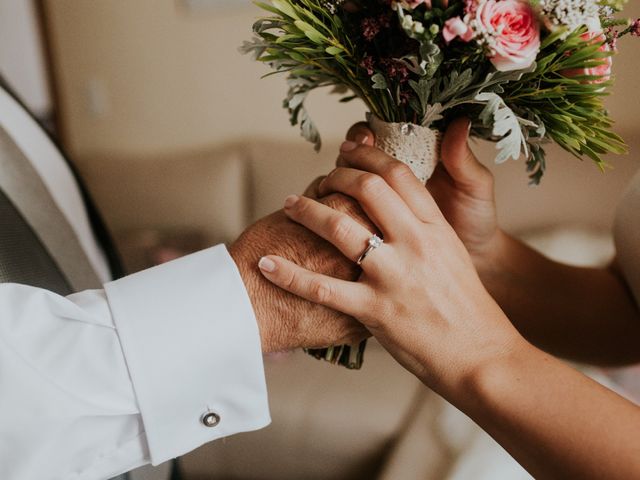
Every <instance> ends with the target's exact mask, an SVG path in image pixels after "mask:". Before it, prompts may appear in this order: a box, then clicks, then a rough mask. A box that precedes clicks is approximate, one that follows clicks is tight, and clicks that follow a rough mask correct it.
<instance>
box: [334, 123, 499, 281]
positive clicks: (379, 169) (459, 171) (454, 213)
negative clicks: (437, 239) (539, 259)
mask: <svg viewBox="0 0 640 480" xmlns="http://www.w3.org/2000/svg"><path fill="white" fill-rule="evenodd" d="M469 127H470V124H469V121H468V120H467V119H465V118H460V119H458V120H456V121H454V122H453V123H452V124H451V125H450V126H449V129H448V130H447V132H446V134H445V136H444V139H443V142H442V151H441V157H442V161H441V162H440V163H439V164H438V166H437V168H436V170H435V172H434V174H433V176H432V178H431V179H430V180H429V182H428V183H427V188H428V190H429V192H430V193H431V195H432V197H433V198H434V199H435V201H436V203H437V204H438V207H439V208H440V210H441V211H442V213H443V215H444V217H445V218H446V220H447V222H449V224H450V225H451V226H452V227H453V229H454V230H455V231H456V233H457V234H458V237H460V239H461V240H462V242H463V243H464V245H465V247H467V250H468V251H469V253H470V254H471V257H472V259H473V261H474V264H475V265H476V267H477V268H478V269H479V271H480V274H481V276H482V274H483V273H484V272H483V270H485V267H486V269H489V268H491V264H494V263H495V261H496V257H498V256H499V254H500V247H501V245H502V243H501V240H502V237H503V233H502V232H501V230H500V229H499V227H498V222H497V215H496V204H495V192H494V179H493V175H492V174H491V172H490V171H489V169H487V167H485V166H484V165H482V164H481V163H480V162H479V161H478V159H477V158H476V157H475V155H474V153H473V152H472V151H471V149H470V148H469V142H468V140H469ZM347 139H348V140H350V141H354V142H356V143H366V144H368V145H374V143H375V136H374V134H373V132H372V131H371V130H370V129H369V128H368V126H367V124H366V123H359V124H356V125H354V126H353V127H352V128H351V130H349V133H348V134H347ZM360 158H361V157H359V156H344V155H343V156H341V157H340V158H339V159H338V166H343V167H350V168H357V169H360V170H368V168H367V167H369V168H372V170H371V172H372V173H375V174H377V175H380V176H382V177H383V178H384V179H385V180H386V181H387V183H388V184H389V185H390V186H391V187H392V188H393V189H394V190H396V191H398V192H401V191H402V190H403V189H405V188H407V187H406V182H405V181H404V180H405V179H404V178H397V177H394V176H393V175H391V173H392V172H391V170H389V167H388V166H387V162H382V163H379V164H371V163H368V164H367V165H363V164H362V163H361V162H360Z"/></svg>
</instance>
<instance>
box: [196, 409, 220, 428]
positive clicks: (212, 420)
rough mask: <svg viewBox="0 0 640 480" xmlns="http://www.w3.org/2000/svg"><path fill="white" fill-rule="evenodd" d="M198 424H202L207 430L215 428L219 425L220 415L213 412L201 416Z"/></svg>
mask: <svg viewBox="0 0 640 480" xmlns="http://www.w3.org/2000/svg"><path fill="white" fill-rule="evenodd" d="M200 422H202V424H203V425H204V426H205V427H207V428H213V427H217V426H218V424H219V423H220V415H218V414H217V413H213V412H207V413H205V414H204V415H202V417H201V418H200Z"/></svg>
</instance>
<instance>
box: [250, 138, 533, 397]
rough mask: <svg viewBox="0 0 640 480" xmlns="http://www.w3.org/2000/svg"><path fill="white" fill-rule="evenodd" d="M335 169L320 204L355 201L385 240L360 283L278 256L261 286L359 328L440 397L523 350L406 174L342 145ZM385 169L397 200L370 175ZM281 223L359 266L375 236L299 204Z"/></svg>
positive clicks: (377, 156) (366, 149) (292, 201)
mask: <svg viewBox="0 0 640 480" xmlns="http://www.w3.org/2000/svg"><path fill="white" fill-rule="evenodd" d="M341 153H342V157H343V159H344V160H345V162H346V163H348V164H350V165H358V166H360V167H361V168H362V169H364V170H367V171H366V172H365V171H363V170H356V169H353V168H346V167H339V168H338V169H336V170H335V171H334V172H332V174H330V175H329V177H327V179H325V180H324V181H323V182H322V183H321V185H320V186H319V193H320V195H325V194H328V193H330V192H341V193H343V194H346V195H349V196H351V197H353V198H355V199H356V200H357V201H358V202H359V203H360V205H361V206H362V208H363V209H364V211H365V213H366V214H367V215H368V216H369V218H370V219H371V220H372V221H373V222H374V223H375V225H376V226H377V228H378V229H379V231H380V232H381V234H382V235H383V237H384V241H385V243H384V244H383V245H382V246H381V247H380V248H378V249H377V250H374V251H372V252H371V253H370V254H369V256H367V258H366V259H365V260H364V262H363V264H362V269H363V273H362V276H361V279H360V281H359V282H357V283H354V282H346V281H342V280H338V279H334V278H331V277H329V276H324V275H320V274H316V273H314V272H311V271H308V270H305V269H303V268H301V267H299V266H298V265H296V264H294V263H292V262H290V261H288V260H285V259H284V258H281V257H277V256H268V257H265V258H263V259H262V261H261V262H260V268H261V270H262V272H263V274H264V275H265V277H266V278H267V279H269V280H270V281H272V282H273V283H275V284H276V285H278V286H280V287H281V288H283V289H285V290H287V291H289V292H291V293H294V294H296V295H299V296H301V297H303V298H305V299H308V300H311V301H313V302H317V303H320V304H322V305H325V306H328V307H330V308H333V309H336V310H339V311H341V312H344V313H346V314H348V315H351V316H353V317H355V318H357V319H358V320H360V321H361V322H362V323H363V324H364V325H365V326H366V327H367V328H368V329H369V330H370V332H371V333H372V334H373V335H375V336H376V337H377V338H378V339H379V341H380V342H381V343H382V344H383V345H384V346H385V347H386V348H387V349H388V350H389V351H390V352H391V353H392V355H394V357H395V358H396V359H397V360H398V361H399V362H400V363H401V364H402V365H404V366H405V367H406V368H407V369H409V370H410V371H411V372H413V373H414V374H415V375H417V376H418V377H419V378H420V379H421V380H423V381H424V382H425V383H426V384H427V385H429V386H430V387H432V388H434V389H435V390H437V391H439V392H440V393H442V394H444V393H445V392H453V390H455V389H457V388H458V387H460V386H461V385H462V383H463V382H464V381H465V380H467V379H468V378H469V375H473V372H474V371H475V370H476V368H477V367H478V366H481V365H483V364H485V363H486V362H490V361H493V360H495V359H497V358H500V357H501V356H503V355H506V354H508V353H509V352H510V351H511V350H512V349H514V348H516V347H517V346H518V345H520V344H521V343H523V341H522V339H521V337H520V336H519V335H518V334H517V332H516V331H515V329H514V328H513V327H512V326H511V324H510V323H509V321H508V320H507V318H506V317H505V316H504V314H503V313H502V312H501V310H500V308H499V307H498V306H497V304H496V303H495V302H494V301H493V299H492V298H491V297H490V296H489V294H488V293H487V291H486V290H485V289H484V287H483V286H482V284H481V282H480V279H479V278H478V275H477V273H476V271H475V269H474V266H473V263H472V261H471V258H470V257H469V254H468V253H467V251H466V249H465V247H464V245H463V244H462V242H461V241H460V240H459V239H458V237H457V236H456V234H455V232H454V230H453V229H452V228H451V226H450V225H449V224H448V223H447V222H446V220H445V218H444V217H443V215H442V213H441V212H440V210H439V209H438V206H437V205H436V202H435V201H434V199H433V198H432V197H431V195H430V194H429V192H428V191H427V190H426V189H425V188H424V186H423V185H421V184H420V182H419V181H418V180H417V179H416V178H415V176H413V174H412V173H411V171H410V169H409V168H408V167H406V166H405V165H403V164H401V163H400V162H398V161H395V160H393V159H391V158H390V157H389V156H387V155H385V154H384V153H382V152H381V151H379V150H377V149H375V148H373V147H371V146H368V145H362V144H357V143H352V142H347V143H345V144H344V145H343V148H342V152H341ZM380 166H384V173H385V178H392V179H393V181H394V182H396V187H397V184H400V183H401V184H402V188H398V189H397V190H398V192H400V193H398V192H396V191H395V190H394V188H392V187H391V186H390V185H389V184H388V183H387V182H386V181H385V179H384V178H383V177H382V176H380V175H377V174H374V173H370V172H372V171H376V170H377V169H379V168H380ZM285 213H286V214H287V216H288V217H289V218H291V219H292V220H294V221H295V222H297V223H299V224H301V225H303V226H305V227H307V228H308V229H310V230H311V231H313V232H315V233H317V234H318V235H320V236H321V237H322V238H324V239H326V240H328V241H329V242H330V243H332V244H333V245H335V246H336V247H337V248H338V249H339V250H340V251H341V252H342V253H343V254H344V255H345V256H346V257H347V258H349V259H350V260H351V261H354V262H355V261H356V260H357V259H358V258H359V257H360V255H361V254H362V253H363V251H364V250H365V248H366V247H367V245H368V241H369V239H370V238H371V236H372V234H373V233H372V232H371V231H370V230H369V229H367V228H365V227H363V226H362V225H361V224H359V223H358V222H356V221H353V220H352V219H351V218H349V217H348V216H346V215H344V214H341V213H339V212H336V211H334V210H332V209H331V208H329V207H326V206H324V205H322V204H320V203H318V202H316V201H315V200H312V199H309V198H304V197H297V196H293V197H289V198H288V199H287V201H286V204H285Z"/></svg>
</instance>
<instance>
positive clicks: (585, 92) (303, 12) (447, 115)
mask: <svg viewBox="0 0 640 480" xmlns="http://www.w3.org/2000/svg"><path fill="white" fill-rule="evenodd" d="M328 3H332V4H333V5H338V4H340V3H341V2H327V1H326V0H271V1H270V3H262V2H257V3H256V4H257V5H258V6H259V7H260V8H262V9H263V10H265V11H266V12H269V14H270V16H268V17H264V18H261V19H259V20H258V21H257V22H256V23H255V24H254V27H253V30H254V33H255V38H254V40H253V41H251V42H246V43H245V45H244V46H243V47H242V51H243V52H245V53H252V54H253V55H254V56H255V58H256V59H258V60H259V61H262V62H264V63H266V64H268V65H269V66H270V67H271V68H272V69H273V70H274V72H272V73H270V74H268V75H271V74H273V73H281V74H284V75H286V76H287V81H288V85H289V92H288V94H287V97H286V99H285V101H284V107H285V108H286V109H287V110H288V112H289V115H290V120H291V123H292V124H293V125H300V128H301V132H302V135H303V136H304V137H305V138H306V139H307V140H309V141H311V142H312V143H314V145H315V147H316V149H319V148H320V146H321V139H320V134H319V132H318V130H317V128H316V127H315V125H314V124H313V121H312V120H311V118H310V116H309V113H308V112H307V110H306V109H305V100H306V98H307V96H308V94H309V93H310V92H311V91H313V90H315V89H317V88H322V87H335V88H336V89H337V90H340V93H345V92H349V93H347V96H346V97H344V98H343V101H350V100H353V99H354V98H359V99H361V100H362V101H363V102H364V103H365V104H366V105H367V107H368V108H369V110H370V111H371V112H372V113H373V114H374V115H376V116H378V117H379V118H380V119H382V120H384V121H387V122H410V123H415V124H420V125H423V126H428V127H431V128H435V129H440V130H444V129H445V128H446V126H447V125H448V123H449V122H450V121H451V120H452V119H453V118H455V117H456V116H459V115H467V116H469V117H471V118H472V119H473V130H472V132H473V134H474V135H476V136H479V137H482V138H486V139H489V140H492V141H495V142H497V148H498V150H499V152H498V154H497V159H496V160H497V161H506V160H507V159H509V158H514V159H515V158H518V157H519V156H520V155H524V156H525V158H526V162H527V168H528V170H529V173H530V175H531V181H532V182H533V183H539V181H540V179H541V178H542V175H543V174H544V172H545V170H546V160H545V153H544V144H545V143H547V142H549V141H550V140H553V141H555V142H557V143H558V144H559V145H560V146H561V147H563V148H564V149H566V150H568V151H569V152H571V153H572V154H574V155H576V156H577V157H580V158H582V157H583V156H587V157H589V158H591V159H592V160H593V161H594V162H596V164H597V165H599V166H600V167H601V168H603V167H604V160H603V158H602V157H603V155H605V154H608V153H625V152H626V146H625V144H624V142H623V140H622V139H621V138H620V137H619V136H617V135H615V134H614V133H613V132H612V127H613V121H612V120H611V118H610V117H609V116H608V114H607V112H606V110H605V108H604V104H603V97H604V96H606V95H607V88H608V87H609V86H610V85H611V83H612V82H611V81H609V80H608V81H602V80H603V79H602V78H599V77H597V76H590V75H582V76H573V77H569V76H568V75H567V72H568V71H570V70H571V71H581V70H582V71H588V69H592V68H594V67H597V66H600V65H601V64H602V63H603V62H605V61H607V57H609V56H611V55H612V53H611V52H607V51H602V49H601V47H602V44H601V43H597V42H594V41H590V40H585V39H583V38H582V37H581V35H582V34H583V33H584V32H585V31H586V29H585V28H583V29H578V30H576V31H574V32H567V31H565V30H562V29H559V30H556V31H555V32H553V33H548V34H546V37H544V38H543V43H542V46H541V51H540V53H539V55H538V58H537V61H536V63H534V64H533V65H531V66H530V67H529V68H527V69H525V70H520V71H515V72H499V71H496V70H495V69H494V68H493V67H492V66H491V65H490V63H489V62H488V60H487V54H486V51H485V50H484V47H483V46H482V45H481V44H478V43H477V42H470V43H462V42H453V43H451V44H448V45H447V44H445V43H444V41H443V40H442V36H441V34H440V32H441V30H442V28H443V26H444V23H445V21H446V20H447V19H448V18H452V17H454V16H458V15H461V14H462V13H463V2H461V1H459V0H451V1H450V2H448V7H447V8H441V5H443V4H442V3H441V2H435V3H433V8H432V9H430V10H428V9H425V10H424V12H425V13H419V12H418V10H413V11H405V10H403V9H402V8H399V9H398V10H397V18H396V19H395V20H396V21H397V22H398V23H397V24H398V27H397V28H398V31H399V32H400V33H401V34H402V37H403V38H404V40H403V42H405V43H407V42H413V43H412V45H414V46H415V48H413V50H410V51H408V52H405V53H403V54H401V55H398V56H396V57H394V58H392V61H393V62H394V63H395V65H396V66H398V67H399V68H403V69H405V71H406V72H407V75H409V77H408V78H405V79H404V80H402V81H399V80H398V79H397V78H396V77H393V75H392V74H390V73H389V72H388V71H386V70H385V69H381V68H379V65H378V66H377V67H375V68H374V69H373V70H372V67H367V68H365V67H363V59H365V58H366V55H368V53H366V52H363V51H362V50H363V48H364V47H363V45H362V43H363V42H364V41H363V40H362V38H361V37H358V35H359V31H358V28H360V23H359V22H360V21H361V19H356V20H355V24H357V26H358V28H357V29H355V30H354V25H353V24H350V23H349V22H350V21H351V18H350V17H349V15H351V14H349V13H346V12H345V11H341V10H340V8H339V7H334V8H329V7H328V6H327V4H328ZM624 3H625V2H624V0H601V1H600V4H601V5H602V6H607V7H610V8H612V9H614V10H619V9H621V8H622V6H623V5H624ZM375 5H377V7H376V6H375ZM380 5H382V3H381V2H372V3H369V4H362V5H361V6H362V8H363V9H366V8H373V9H375V8H378V9H380V8H382V7H381V6H380ZM387 8H388V7H387ZM332 11H333V12H334V13H332ZM358 18H360V17H358ZM607 21H609V22H610V24H611V25H612V26H613V25H618V24H619V25H623V24H624V22H622V23H621V22H620V21H617V20H607ZM616 22H617V23H616ZM425 27H427V28H425ZM396 40H397V39H396ZM389 42H390V39H389V38H387V37H384V38H383V39H381V40H380V42H379V43H375V42H374V45H375V47H376V48H378V49H385V48H390V47H389ZM400 43H402V42H400Z"/></svg>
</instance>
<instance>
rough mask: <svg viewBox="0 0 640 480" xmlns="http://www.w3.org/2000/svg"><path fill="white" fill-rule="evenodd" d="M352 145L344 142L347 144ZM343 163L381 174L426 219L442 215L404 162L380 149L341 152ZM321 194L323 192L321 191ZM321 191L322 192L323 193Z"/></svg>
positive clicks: (425, 220)
mask: <svg viewBox="0 0 640 480" xmlns="http://www.w3.org/2000/svg"><path fill="white" fill-rule="evenodd" d="M345 146H347V147H351V146H352V145H343V149H344V147H345ZM340 158H341V159H342V161H341V162H339V164H340V165H342V166H346V167H349V168H355V169H358V170H365V171H367V172H371V173H375V174H376V175H379V176H381V177H382V178H384V179H385V181H386V182H387V183H388V184H389V186H390V187H391V188H393V189H394V190H395V191H396V192H397V193H398V195H400V197H402V199H403V200H404V201H405V202H406V203H407V205H408V206H409V208H410V209H411V210H412V211H413V213H414V214H415V215H416V216H417V217H418V218H419V219H420V220H422V221H423V222H430V221H433V219H434V218H438V217H439V216H440V211H439V209H438V206H437V205H436V202H435V201H434V199H433V198H432V197H431V195H430V194H429V192H428V191H427V189H426V188H425V186H424V185H423V184H422V183H421V182H420V180H418V178H417V177H416V176H415V175H414V173H413V172H412V171H411V168H409V167H408V166H407V165H405V164H404V163H402V162H400V161H398V160H396V159H395V158H393V157H391V156H389V155H387V154H385V153H384V152H382V151H381V150H377V149H365V148H354V149H353V150H347V151H344V152H342V154H341V155H340ZM320 193H321V192H320ZM321 194H322V193H321Z"/></svg>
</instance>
